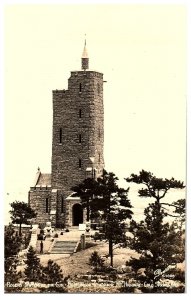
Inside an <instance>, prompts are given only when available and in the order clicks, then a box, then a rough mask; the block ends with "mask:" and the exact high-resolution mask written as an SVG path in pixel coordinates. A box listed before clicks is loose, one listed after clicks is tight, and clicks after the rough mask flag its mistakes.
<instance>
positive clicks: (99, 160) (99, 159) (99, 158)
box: [98, 153, 101, 163]
mask: <svg viewBox="0 0 191 300" xmlns="http://www.w3.org/2000/svg"><path fill="white" fill-rule="evenodd" d="M100 157H101V156H100V153H99V158H98V161H99V163H100Z"/></svg>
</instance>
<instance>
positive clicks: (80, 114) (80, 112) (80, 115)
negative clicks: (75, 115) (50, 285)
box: [79, 109, 82, 118]
mask: <svg viewBox="0 0 191 300" xmlns="http://www.w3.org/2000/svg"><path fill="white" fill-rule="evenodd" d="M81 117H82V110H81V109H79V118H81Z"/></svg>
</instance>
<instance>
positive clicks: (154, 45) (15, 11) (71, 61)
mask: <svg viewBox="0 0 191 300" xmlns="http://www.w3.org/2000/svg"><path fill="white" fill-rule="evenodd" d="M85 34H86V38H87V49H88V53H89V60H90V63H89V64H90V69H91V70H96V71H100V72H102V73H103V74H104V80H106V81H107V83H104V117H105V125H104V134H105V141H104V157H105V168H106V169H107V170H108V171H113V172H114V173H115V174H116V175H117V176H118V177H119V178H120V182H122V181H123V178H124V177H127V176H129V175H130V174H131V173H132V172H139V171H140V170H141V169H146V170H148V171H152V172H153V173H155V174H156V175H157V176H161V177H172V176H174V177H175V178H176V179H180V180H183V181H185V176H186V89H187V86H186V79H187V78H186V72H187V70H186V66H187V60H186V34H187V32H186V9H185V7H184V6H180V5H160V6H159V5H148V4H147V5H112V4H109V5H90V6H88V5H82V4H80V5H60V6H59V5H57V6H56V5H44V6H43V5H33V6H31V5H27V6H24V5H16V6H9V7H7V8H6V11H5V133H6V134H5V155H6V157H5V194H6V198H5V200H6V203H8V202H11V201H14V200H25V201H27V191H28V190H29V187H30V186H31V185H32V183H33V179H34V177H35V173H36V171H37V167H40V169H41V171H42V172H43V173H50V172H51V146H52V145H51V143H52V90H54V89H67V80H68V78H69V76H70V71H73V70H80V67H81V54H82V50H83V46H84V36H85ZM7 194H8V195H7Z"/></svg>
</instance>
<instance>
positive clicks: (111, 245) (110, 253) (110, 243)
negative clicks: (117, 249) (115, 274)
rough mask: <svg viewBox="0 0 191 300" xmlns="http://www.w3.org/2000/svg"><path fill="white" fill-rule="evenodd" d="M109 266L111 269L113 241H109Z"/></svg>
mask: <svg viewBox="0 0 191 300" xmlns="http://www.w3.org/2000/svg"><path fill="white" fill-rule="evenodd" d="M109 255H110V266H111V267H113V241H112V239H111V240H109Z"/></svg>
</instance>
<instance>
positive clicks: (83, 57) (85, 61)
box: [82, 34, 89, 71]
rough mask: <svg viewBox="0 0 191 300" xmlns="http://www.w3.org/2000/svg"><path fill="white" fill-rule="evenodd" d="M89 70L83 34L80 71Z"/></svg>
mask: <svg viewBox="0 0 191 300" xmlns="http://www.w3.org/2000/svg"><path fill="white" fill-rule="evenodd" d="M86 69H89V58H88V51H87V48H86V34H85V42H84V50H83V53H82V70H84V71H85V70H86Z"/></svg>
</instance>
